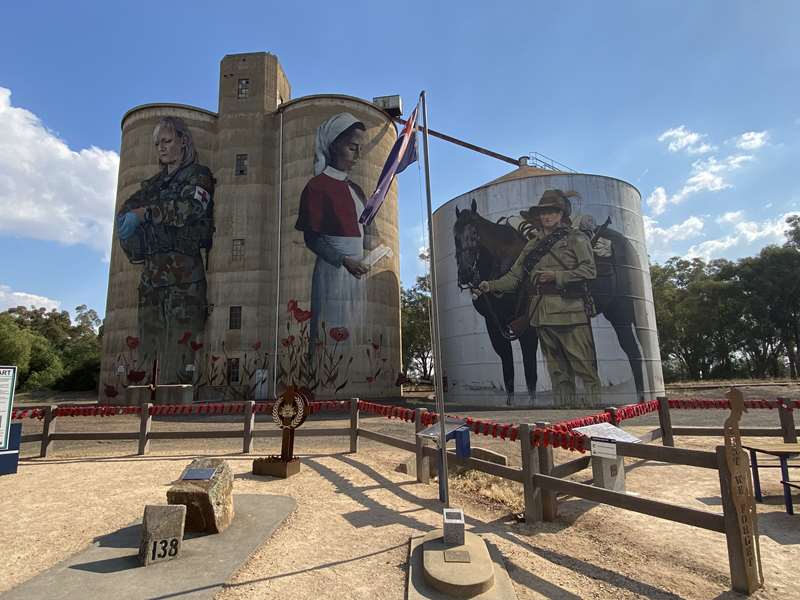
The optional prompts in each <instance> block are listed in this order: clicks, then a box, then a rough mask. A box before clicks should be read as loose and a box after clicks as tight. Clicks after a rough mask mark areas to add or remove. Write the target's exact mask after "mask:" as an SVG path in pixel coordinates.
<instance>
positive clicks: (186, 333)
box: [178, 331, 192, 344]
mask: <svg viewBox="0 0 800 600" xmlns="http://www.w3.org/2000/svg"><path fill="white" fill-rule="evenodd" d="M190 337H192V332H191V331H184V332H183V335H182V336H181V339H179V340H178V343H179V344H185V343H186V342H188V341H189V338H190Z"/></svg>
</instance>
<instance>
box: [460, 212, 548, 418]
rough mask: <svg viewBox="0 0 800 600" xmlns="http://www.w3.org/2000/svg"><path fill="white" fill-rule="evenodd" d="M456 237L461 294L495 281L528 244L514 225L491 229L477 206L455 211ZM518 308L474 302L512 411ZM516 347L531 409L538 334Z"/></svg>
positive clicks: (531, 332)
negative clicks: (511, 327)
mask: <svg viewBox="0 0 800 600" xmlns="http://www.w3.org/2000/svg"><path fill="white" fill-rule="evenodd" d="M453 234H454V237H455V244H456V263H457V265H458V285H459V287H460V288H461V289H472V288H477V287H478V284H479V283H480V282H481V281H483V280H486V281H489V280H490V279H497V278H498V277H500V276H501V275H503V274H504V273H506V272H507V271H508V270H509V269H510V268H511V265H513V264H514V261H515V260H516V258H517V256H519V253H520V252H522V248H523V247H524V246H525V244H526V243H527V239H526V238H525V236H523V235H522V234H521V233H520V232H519V231H517V230H516V229H514V228H513V227H511V226H510V225H507V224H505V225H501V224H498V223H492V222H491V221H488V220H487V219H484V218H483V217H481V216H480V215H479V214H478V208H477V204H476V203H475V200H473V201H472V207H471V209H470V210H461V211H460V210H459V209H458V207H456V224H455V226H454V227H453ZM518 304H519V302H518V300H517V297H516V296H515V295H514V294H505V295H504V296H495V295H494V294H482V295H480V296H478V297H476V298H473V300H472V305H473V306H474V307H475V310H476V311H478V313H479V314H480V315H481V316H482V317H483V318H484V319H485V320H486V331H487V332H488V333H489V340H490V341H491V343H492V348H493V349H494V351H495V352H496V353H497V355H498V356H499V357H500V361H501V363H502V366H503V384H504V386H505V390H506V404H508V405H509V406H510V405H511V401H512V399H513V397H514V356H513V352H512V348H511V340H510V339H509V336H508V335H507V334H506V330H507V325H508V323H509V322H510V321H511V319H513V318H514V317H515V316H516V311H517V310H518ZM517 341H519V345H520V348H521V350H522V364H523V367H524V369H525V383H526V385H527V388H528V395H529V397H530V402H531V406H532V405H533V402H534V400H535V398H536V380H537V374H536V350H537V348H538V347H539V337H538V335H537V334H536V329H534V328H533V327H531V328H529V329H528V330H527V331H526V332H525V333H524V334H522V335H521V336H520V337H519V338H518V340H517Z"/></svg>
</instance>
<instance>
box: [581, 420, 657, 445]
mask: <svg viewBox="0 0 800 600" xmlns="http://www.w3.org/2000/svg"><path fill="white" fill-rule="evenodd" d="M572 431H577V432H578V433H580V434H582V435H585V436H586V437H588V438H605V439H607V440H614V441H617V442H631V443H632V444H638V443H640V442H641V441H642V440H640V439H639V438H637V437H636V436H635V435H631V434H630V433H628V432H627V431H625V430H624V429H620V428H619V427H617V426H616V425H612V424H611V423H595V424H594V425H584V426H583V427H576V428H575V429H573V430H572Z"/></svg>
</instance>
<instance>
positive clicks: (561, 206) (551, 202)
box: [519, 189, 578, 223]
mask: <svg viewBox="0 0 800 600" xmlns="http://www.w3.org/2000/svg"><path fill="white" fill-rule="evenodd" d="M576 196H578V193H577V192H566V193H565V192H563V191H561V190H557V189H556V190H546V191H545V192H544V193H543V194H542V197H541V198H540V199H539V204H535V205H533V206H531V207H530V208H529V209H528V210H521V211H520V213H519V214H520V216H522V218H523V219H525V220H527V221H536V220H538V218H539V213H540V212H542V211H543V210H553V209H557V210H560V211H561V212H562V213H563V215H564V216H563V220H564V221H565V222H567V223H569V222H570V219H569V217H570V215H571V214H572V202H571V201H570V198H572V197H576Z"/></svg>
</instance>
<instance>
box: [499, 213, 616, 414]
mask: <svg viewBox="0 0 800 600" xmlns="http://www.w3.org/2000/svg"><path fill="white" fill-rule="evenodd" d="M561 227H567V225H565V224H562V225H561ZM544 237H545V236H544V234H543V233H541V231H540V230H536V232H534V234H533V238H532V239H531V240H530V241H529V242H528V243H527V244H526V245H525V247H524V248H523V249H522V252H521V253H520V255H519V257H517V260H516V262H515V263H514V265H513V266H512V267H511V269H510V270H509V271H508V273H506V274H505V275H503V276H502V277H500V278H499V279H496V280H494V281H490V282H488V283H489V291H491V292H494V293H496V294H504V293H510V292H515V291H517V289H518V288H519V286H520V284H521V283H523V282H524V281H525V279H526V278H528V282H529V283H530V286H529V289H531V290H532V293H531V297H530V303H529V305H528V318H529V319H530V324H531V325H532V326H533V327H536V329H537V332H538V334H539V341H540V343H541V349H542V353H543V354H544V357H545V359H546V361H547V370H548V372H549V373H550V380H551V382H552V385H553V396H554V403H555V405H556V406H574V405H576V404H580V403H581V402H578V401H577V400H576V393H575V376H576V375H577V376H578V377H580V378H581V380H582V381H583V387H584V390H585V394H586V396H585V397H584V398H581V399H580V400H581V401H583V402H586V403H593V402H594V401H595V400H596V399H598V398H599V392H600V379H599V377H598V375H597V355H596V353H595V347H594V339H593V338H592V330H591V327H590V322H589V316H588V315H587V305H586V302H585V295H584V294H583V293H582V292H581V290H580V289H579V288H580V284H581V283H583V282H586V281H589V280H592V279H594V278H595V276H596V268H595V261H594V256H593V254H592V247H591V244H590V242H589V240H588V239H587V238H586V236H585V235H584V234H583V233H581V232H580V231H577V230H574V229H570V232H569V233H568V234H567V235H566V237H564V238H562V239H561V240H559V241H558V242H556V243H555V245H554V246H553V248H552V249H551V250H550V252H548V253H547V254H545V256H544V257H543V258H542V259H541V260H540V261H539V262H538V263H537V264H536V266H535V267H534V268H533V270H532V271H531V272H530V273H529V274H528V273H526V271H525V266H524V262H525V257H526V256H527V255H528V254H529V253H530V251H531V250H533V248H534V247H535V246H536V245H537V244H538V242H539V241H540V240H542V239H543V238H544ZM543 271H553V272H554V273H555V282H550V283H546V284H541V285H540V284H539V283H538V277H539V274H540V273H541V272H543ZM568 284H571V285H569V286H568ZM523 289H524V288H523Z"/></svg>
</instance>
